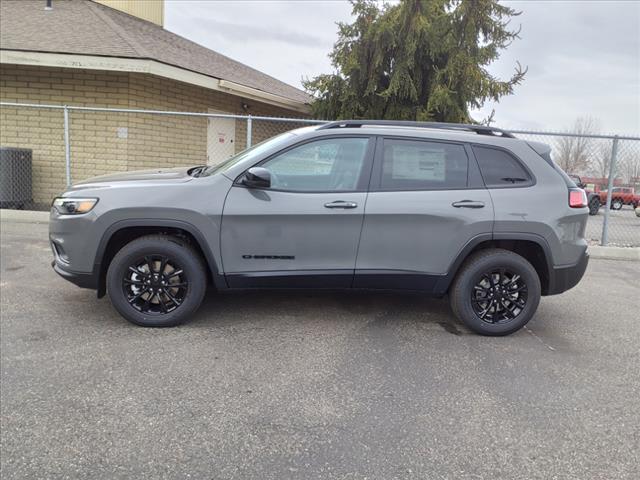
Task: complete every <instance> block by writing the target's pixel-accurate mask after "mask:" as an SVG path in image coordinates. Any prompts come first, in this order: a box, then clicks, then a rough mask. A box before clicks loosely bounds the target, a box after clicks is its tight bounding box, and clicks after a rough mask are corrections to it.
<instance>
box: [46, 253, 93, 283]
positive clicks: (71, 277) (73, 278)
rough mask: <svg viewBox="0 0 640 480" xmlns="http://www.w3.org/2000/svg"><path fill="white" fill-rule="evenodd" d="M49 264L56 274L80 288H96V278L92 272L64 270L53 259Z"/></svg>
mask: <svg viewBox="0 0 640 480" xmlns="http://www.w3.org/2000/svg"><path fill="white" fill-rule="evenodd" d="M51 266H52V267H53V270H54V271H55V272H56V273H57V274H58V275H60V276H61V277H62V278H64V279H65V280H68V281H69V282H71V283H73V284H74V285H77V286H78V287H80V288H90V289H92V290H95V289H97V288H98V278H97V276H96V275H94V274H93V273H80V272H72V271H70V270H66V269H65V268H64V267H62V266H61V265H60V264H59V263H57V262H56V261H55V260H54V261H53V262H51Z"/></svg>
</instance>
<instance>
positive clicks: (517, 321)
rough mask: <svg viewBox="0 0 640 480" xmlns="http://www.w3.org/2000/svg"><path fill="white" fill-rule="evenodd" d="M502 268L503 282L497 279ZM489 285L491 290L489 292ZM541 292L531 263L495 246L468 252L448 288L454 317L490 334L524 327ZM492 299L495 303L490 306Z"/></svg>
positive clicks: (481, 331)
mask: <svg viewBox="0 0 640 480" xmlns="http://www.w3.org/2000/svg"><path fill="white" fill-rule="evenodd" d="M501 269H502V271H503V272H504V277H501V278H504V281H498V276H499V275H500V271H501ZM523 286H524V288H522V287H523ZM505 287H507V288H508V289H509V290H511V291H513V293H510V292H508V291H507V290H506V289H505ZM491 288H493V290H494V293H490V291H491ZM516 289H517V290H519V291H517V290H516ZM485 295H486V296H485ZM489 295H494V297H491V298H490V297H489ZM540 295H541V287H540V278H539V277H538V273H537V272H536V270H535V268H533V266H532V265H531V263H529V262H528V261H527V260H526V259H525V258H523V257H521V256H520V255H518V254H516V253H513V252H511V251H508V250H503V249H497V248H496V249H489V250H482V251H480V252H477V253H475V254H473V255H471V256H470V257H469V258H468V259H467V260H466V261H465V263H464V264H463V266H462V268H461V269H460V271H459V272H458V274H457V276H456V278H455V280H454V282H453V285H452V286H451V289H450V290H449V300H450V302H451V309H452V310H453V313H454V314H455V316H456V317H458V319H459V320H460V321H461V322H462V323H464V324H465V325H466V326H467V327H468V328H469V329H470V330H472V331H474V332H476V333H478V334H480V335H489V336H502V335H509V334H510V333H513V332H515V331H517V330H520V329H521V328H522V327H524V326H525V325H526V324H527V322H529V320H531V317H533V315H534V313H535V312H536V310H537V308H538V304H539V303H540ZM484 298H486V299H487V300H483V299H484ZM498 299H499V300H498ZM492 302H495V303H494V305H497V306H492V305H491V303H492ZM509 307H513V308H509ZM492 310H493V313H492ZM507 311H508V312H509V313H507ZM483 312H485V317H484V318H482V313H483ZM490 317H491V318H490ZM502 317H505V318H502ZM510 317H512V318H510Z"/></svg>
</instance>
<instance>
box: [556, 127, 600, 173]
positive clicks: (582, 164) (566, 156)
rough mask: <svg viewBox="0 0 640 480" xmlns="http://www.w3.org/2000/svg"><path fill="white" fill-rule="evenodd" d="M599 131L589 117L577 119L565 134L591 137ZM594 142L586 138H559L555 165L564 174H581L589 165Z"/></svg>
mask: <svg viewBox="0 0 640 480" xmlns="http://www.w3.org/2000/svg"><path fill="white" fill-rule="evenodd" d="M598 130H599V125H598V122H597V121H596V120H595V119H593V118H591V117H580V118H578V119H577V120H576V121H575V123H574V125H573V127H572V128H571V129H570V130H567V133H572V134H577V135H590V134H591V135H592V134H595V133H597V132H598ZM593 147H594V140H593V139H592V138H588V137H569V136H567V137H560V138H559V139H558V141H557V142H556V152H557V153H556V155H555V157H556V163H557V164H558V165H559V166H560V168H562V169H563V170H564V171H565V172H568V173H582V172H584V171H585V170H586V169H587V168H588V167H589V164H590V160H591V156H592V155H593V154H594V153H595V152H594V148H593Z"/></svg>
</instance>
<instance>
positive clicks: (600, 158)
mask: <svg viewBox="0 0 640 480" xmlns="http://www.w3.org/2000/svg"><path fill="white" fill-rule="evenodd" d="M591 160H592V162H591V168H592V170H593V172H594V173H595V175H596V177H600V178H609V168H610V166H611V141H608V142H603V143H601V144H600V145H598V148H597V153H596V154H595V155H594V156H593V157H592V159H591ZM616 171H620V162H616ZM613 174H614V176H615V174H616V172H613Z"/></svg>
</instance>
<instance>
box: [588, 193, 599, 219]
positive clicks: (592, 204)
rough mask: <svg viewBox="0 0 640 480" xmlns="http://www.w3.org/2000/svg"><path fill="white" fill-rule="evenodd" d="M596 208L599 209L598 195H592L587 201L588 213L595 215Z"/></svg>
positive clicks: (596, 212)
mask: <svg viewBox="0 0 640 480" xmlns="http://www.w3.org/2000/svg"><path fill="white" fill-rule="evenodd" d="M598 210H600V199H599V198H598V197H593V198H592V199H591V200H590V201H589V215H597V214H598Z"/></svg>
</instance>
